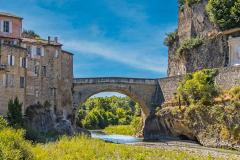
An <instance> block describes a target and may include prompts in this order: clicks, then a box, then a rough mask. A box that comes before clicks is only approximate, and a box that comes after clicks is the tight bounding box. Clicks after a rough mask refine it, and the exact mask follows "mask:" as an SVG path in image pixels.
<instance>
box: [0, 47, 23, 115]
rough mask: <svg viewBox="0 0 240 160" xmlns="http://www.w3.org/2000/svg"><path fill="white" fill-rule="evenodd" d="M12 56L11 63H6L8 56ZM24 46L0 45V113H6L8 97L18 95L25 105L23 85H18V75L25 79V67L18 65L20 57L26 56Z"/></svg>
mask: <svg viewBox="0 0 240 160" xmlns="http://www.w3.org/2000/svg"><path fill="white" fill-rule="evenodd" d="M9 55H12V56H14V60H13V61H14V63H13V65H11V66H10V65H8V56H9ZM26 55H27V51H26V50H25V49H24V48H21V47H17V46H9V45H0V114H2V115H6V113H7V110H8V102H9V100H10V99H14V98H16V97H18V99H19V101H20V102H21V103H23V107H24V105H25V93H26V91H25V87H23V88H22V87H21V86H20V77H22V78H24V80H25V79H26V69H25V68H24V67H21V66H20V57H22V58H23V57H26ZM24 85H25V84H24Z"/></svg>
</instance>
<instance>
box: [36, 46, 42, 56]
mask: <svg viewBox="0 0 240 160" xmlns="http://www.w3.org/2000/svg"><path fill="white" fill-rule="evenodd" d="M37 55H38V56H41V55H42V49H41V48H40V47H37Z"/></svg>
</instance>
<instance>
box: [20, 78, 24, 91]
mask: <svg viewBox="0 0 240 160" xmlns="http://www.w3.org/2000/svg"><path fill="white" fill-rule="evenodd" d="M24 87H25V78H24V77H20V88H24Z"/></svg>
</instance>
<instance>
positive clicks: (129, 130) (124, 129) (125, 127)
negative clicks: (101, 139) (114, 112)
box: [103, 125, 136, 135]
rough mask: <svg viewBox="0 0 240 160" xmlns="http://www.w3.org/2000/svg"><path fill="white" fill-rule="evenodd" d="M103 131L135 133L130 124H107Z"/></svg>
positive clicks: (124, 133) (109, 132)
mask: <svg viewBox="0 0 240 160" xmlns="http://www.w3.org/2000/svg"><path fill="white" fill-rule="evenodd" d="M103 131H104V132H105V133H108V134H121V135H136V130H135V128H133V127H132V125H117V126H108V127H106V128H105V129H104V130H103Z"/></svg>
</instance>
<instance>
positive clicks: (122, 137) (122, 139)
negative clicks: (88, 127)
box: [90, 130, 143, 144]
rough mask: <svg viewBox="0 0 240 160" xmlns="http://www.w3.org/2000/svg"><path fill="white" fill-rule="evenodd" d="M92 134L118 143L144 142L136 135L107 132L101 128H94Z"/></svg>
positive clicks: (94, 136)
mask: <svg viewBox="0 0 240 160" xmlns="http://www.w3.org/2000/svg"><path fill="white" fill-rule="evenodd" d="M90 132H91V136H92V138H96V139H101V140H104V141H107V142H112V143H118V144H130V143H137V142H142V141H143V139H142V138H137V137H134V136H125V135H118V134H106V133H104V132H103V131H101V130H92V131H90Z"/></svg>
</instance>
